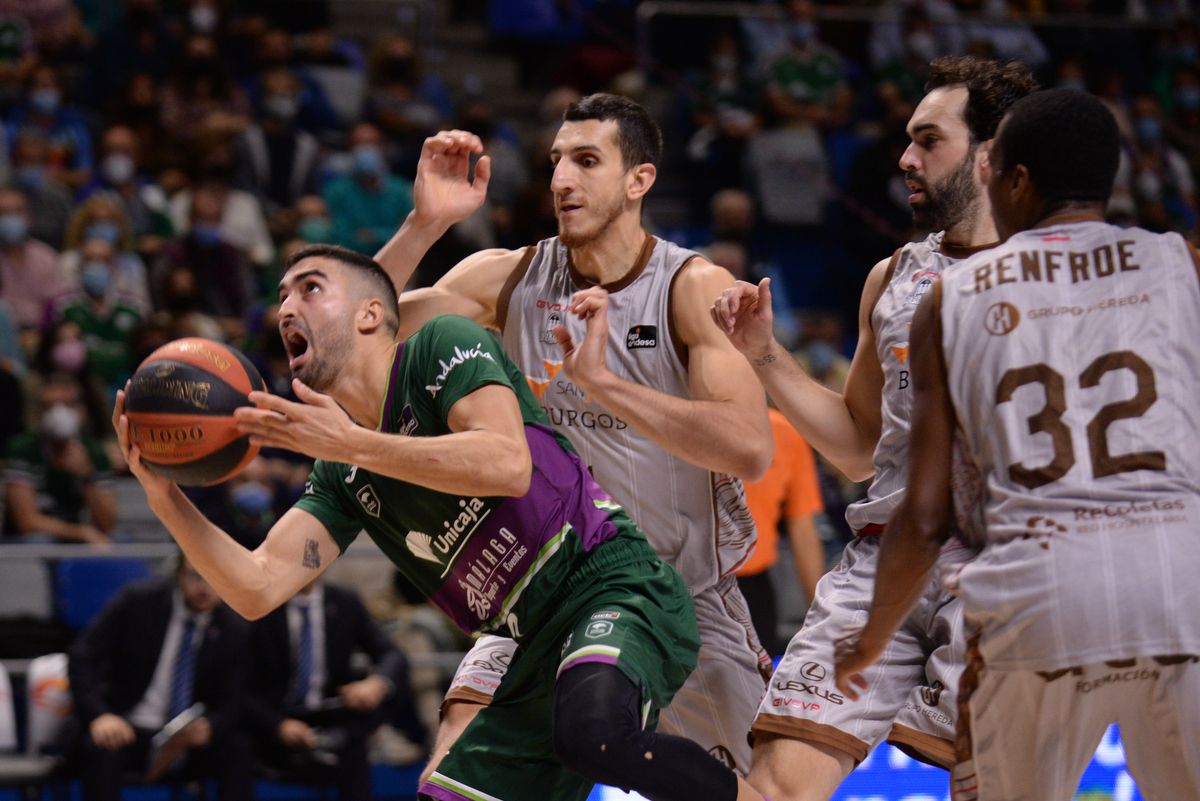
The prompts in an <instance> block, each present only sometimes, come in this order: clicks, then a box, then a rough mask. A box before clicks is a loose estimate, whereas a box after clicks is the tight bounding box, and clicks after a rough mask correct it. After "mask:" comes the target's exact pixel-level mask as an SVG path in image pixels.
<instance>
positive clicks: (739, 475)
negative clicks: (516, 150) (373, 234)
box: [379, 94, 773, 773]
mask: <svg viewBox="0 0 1200 801" xmlns="http://www.w3.org/2000/svg"><path fill="white" fill-rule="evenodd" d="M481 151H482V145H481V144H480V143H479V140H478V138H476V137H474V136H471V135H470V134H466V133H464V132H447V133H443V134H439V135H438V136H436V137H432V138H431V139H429V140H427V142H426V144H425V150H424V154H423V156H422V159H421V165H420V167H419V168H418V174H417V181H416V185H415V187H414V195H415V206H416V207H415V210H414V211H413V213H412V214H410V215H409V218H408V220H407V221H406V222H405V223H404V225H403V227H402V228H401V230H400V231H399V232H398V233H397V235H396V237H395V238H394V239H393V240H392V242H391V243H390V244H389V245H388V247H387V248H385V249H384V250H383V251H382V252H381V253H380V256H379V260H380V262H381V263H382V264H383V266H384V267H385V268H386V269H387V270H388V273H389V275H391V276H392V279H393V280H394V281H395V282H396V284H397V286H402V285H403V284H404V283H405V282H406V281H407V280H408V278H409V276H410V275H411V274H412V271H413V270H414V269H415V267H416V263H417V261H418V260H419V259H420V258H421V256H422V255H423V254H424V252H425V250H426V249H427V247H428V245H429V244H430V243H431V242H432V241H434V240H435V239H436V238H437V237H438V236H440V235H441V233H442V232H443V231H445V230H446V228H448V227H449V226H450V225H451V224H452V223H453V222H454V221H456V220H458V219H461V218H462V217H463V216H466V215H467V214H469V213H470V212H472V211H473V210H474V209H475V208H476V207H477V206H478V204H479V203H480V202H482V200H483V191H484V186H485V185H486V180H487V176H488V174H489V171H490V161H489V160H488V157H487V156H484V157H482V158H481V159H480V161H479V167H478V168H477V171H476V173H475V176H474V177H475V180H474V183H471V182H470V181H469V178H470V173H469V170H468V159H469V157H470V156H471V155H472V154H474V153H478V152H481ZM661 155H662V134H661V133H660V132H659V129H658V126H657V125H655V123H654V121H653V119H651V117H650V115H649V114H648V113H647V112H646V110H645V109H644V108H642V107H641V106H640V105H638V104H637V103H635V102H633V101H632V100H629V99H627V98H623V97H618V96H616V95H607V94H597V95H591V96H588V97H585V98H583V99H581V100H579V101H577V102H576V103H574V104H572V105H571V106H570V107H569V108H568V109H567V111H566V113H565V114H564V116H563V123H562V126H561V127H560V128H559V131H558V134H557V136H556V137H555V140H554V144H553V147H552V148H551V151H550V154H549V156H550V159H551V161H552V162H553V164H554V178H553V180H552V181H551V184H550V190H551V192H552V193H553V195H554V204H555V211H556V213H557V217H558V236H557V237H554V238H551V239H546V240H544V241H542V242H539V243H538V244H537V245H534V246H531V247H527V248H521V249H518V250H486V251H482V252H480V253H477V254H475V255H473V256H470V257H468V258H467V259H465V260H464V261H463V262H462V263H461V264H459V265H457V266H456V267H455V268H454V269H452V270H451V271H450V272H449V273H448V274H447V275H446V276H445V277H444V278H442V279H441V280H440V281H438V282H437V284H436V285H435V286H433V287H431V288H428V289H419V290H415V291H412V292H406V293H404V294H403V295H401V298H400V306H401V324H402V328H408V327H411V326H414V325H418V324H419V323H420V322H421V321H422V320H425V319H428V318H429V317H430V316H432V315H435V314H440V313H445V312H454V313H458V314H463V315H465V316H467V317H470V318H472V319H473V320H475V321H476V322H478V323H480V324H481V325H483V326H485V327H489V328H495V329H497V330H499V331H501V332H502V338H503V342H504V347H505V350H506V351H507V352H508V353H509V355H510V356H511V357H512V359H513V361H515V362H516V363H517V365H518V366H519V367H520V368H521V369H522V370H523V371H524V373H525V375H526V376H527V377H528V380H529V385H530V388H531V389H532V390H533V392H534V394H535V395H536V396H537V398H538V400H539V401H540V403H541V406H542V409H543V410H544V411H545V413H546V414H547V416H548V417H549V418H550V421H551V423H553V424H554V426H555V428H556V429H557V430H558V431H559V432H560V433H561V434H563V435H564V436H566V437H567V438H569V439H570V440H571V442H572V443H573V444H574V445H575V447H576V448H578V449H579V452H580V454H581V455H582V456H583V459H584V461H585V462H586V463H587V464H588V466H589V467H590V468H591V470H592V471H593V473H594V474H595V476H596V480H597V481H598V482H600V484H601V485H602V486H604V487H605V488H606V489H607V490H608V491H609V492H611V493H612V494H613V497H614V498H616V499H617V500H618V502H620V503H621V505H622V506H624V507H625V508H626V509H627V510H628V511H629V514H630V515H631V516H632V517H633V518H634V520H636V521H637V524H638V526H639V527H640V528H641V529H642V530H643V531H645V532H646V536H647V538H648V539H649V540H650V544H651V545H653V546H654V549H655V550H656V551H657V552H658V553H659V555H660V556H662V557H663V558H664V559H665V560H667V561H668V562H669V563H671V564H672V565H673V566H675V567H676V568H677V569H678V570H679V572H680V573H681V574H682V575H683V578H684V581H685V582H686V583H687V585H688V589H689V590H691V592H692V596H693V600H694V601H695V603H696V614H697V618H698V620H699V627H700V641H701V645H700V656H699V662H698V667H697V669H696V671H695V672H694V673H693V674H692V676H691V677H690V678H689V679H688V682H687V684H685V685H684V687H683V688H682V689H681V690H680V691H679V693H678V694H677V695H676V698H675V701H674V702H673V703H672V705H671V707H670V708H669V709H667V710H666V711H665V712H664V714H663V718H662V726H663V730H664V731H669V732H673V733H676V734H682V735H685V736H687V737H689V738H691V739H693V740H696V741H697V742H699V743H700V744H701V745H702V746H703V747H704V748H705V749H706V750H708V751H709V752H710V753H712V754H714V755H716V756H718V757H719V758H720V759H722V760H723V761H725V762H726V764H728V765H729V766H730V767H731V768H734V769H735V770H738V771H740V772H743V773H744V772H745V771H746V769H747V768H748V766H749V761H750V747H749V745H748V744H747V742H746V731H747V729H748V728H749V726H750V722H751V721H752V720H753V717H754V709H755V708H756V706H757V704H758V701H759V699H760V698H761V697H762V694H763V691H764V689H765V684H766V679H765V676H766V675H769V672H770V660H769V658H768V657H767V655H766V652H765V651H763V649H762V647H761V646H760V645H759V644H758V637H757V635H756V634H755V632H754V627H753V624H752V623H751V621H750V615H749V610H748V608H747V606H746V602H745V599H744V598H743V597H742V594H741V592H740V590H738V588H737V579H736V576H735V575H734V571H735V570H736V569H737V567H738V566H739V565H740V564H741V563H742V562H743V561H744V560H745V559H746V558H748V556H749V554H750V550H751V548H753V546H754V541H755V537H756V533H755V529H754V522H753V518H751V516H750V512H749V509H748V508H747V506H746V502H745V494H744V492H743V490H742V484H741V479H743V478H745V479H757V478H758V477H759V476H760V475H761V474H762V473H763V472H764V471H765V470H766V468H767V465H768V464H770V461H771V455H772V450H773V440H772V435H771V427H770V423H769V421H768V419H767V410H766V399H765V397H764V394H763V391H762V387H761V386H759V384H758V382H757V381H755V380H754V375H753V373H752V371H751V370H750V367H749V365H747V364H746V360H745V359H743V358H742V357H741V355H739V354H738V352H737V351H736V350H734V348H733V347H732V346H731V345H730V344H729V342H728V340H727V339H726V338H725V337H724V336H723V335H722V334H721V332H720V330H719V329H718V328H717V326H716V325H715V324H714V323H713V321H712V319H711V318H710V316H709V314H708V307H709V305H710V304H711V302H712V298H713V297H714V296H715V295H716V294H718V293H720V292H721V290H723V289H724V288H726V287H728V286H731V285H732V284H733V276H731V275H730V274H729V273H728V272H727V271H726V270H724V269H723V268H720V267H717V266H715V265H714V264H712V263H711V262H709V261H708V260H707V259H705V258H704V257H703V256H700V255H699V254H697V253H694V252H692V251H690V250H685V249H683V248H681V247H679V246H677V245H674V244H672V243H670V242H666V241H663V240H660V239H657V238H656V237H654V236H651V235H650V234H649V233H648V232H647V231H646V230H645V229H644V228H643V227H642V220H641V212H642V203H643V199H644V198H645V196H646V193H647V192H649V191H650V189H651V187H652V186H653V185H654V181H655V178H656V175H657V166H656V165H657V163H658V161H659V160H660V157H661ZM512 647H513V646H512V643H505V642H502V641H499V640H498V639H497V638H484V639H482V640H481V641H480V642H479V643H478V644H477V645H476V646H475V648H474V649H472V652H471V653H470V654H469V655H468V656H467V658H466V659H465V660H464V661H463V664H462V666H461V667H460V669H459V673H458V675H457V676H456V677H455V679H454V682H453V683H452V685H451V688H450V692H449V693H448V695H447V703H446V705H445V707H444V709H443V712H444V716H443V721H442V726H441V728H440V730H439V736H438V742H437V745H436V746H435V749H434V755H433V764H436V762H437V759H438V758H439V757H440V755H441V754H442V753H444V752H445V750H446V748H447V747H448V746H449V744H450V743H451V742H453V739H454V737H455V736H456V734H457V732H458V731H460V730H461V729H462V727H463V726H465V725H466V723H467V721H469V720H470V719H471V717H472V716H473V715H474V714H475V713H476V712H477V711H478V710H479V709H480V706H481V705H482V704H486V703H488V702H489V700H490V696H491V690H492V689H493V688H495V686H496V685H497V683H498V682H499V680H500V677H501V676H502V675H503V672H504V665H505V663H506V662H507V660H508V658H509V654H510V653H511V651H512Z"/></svg>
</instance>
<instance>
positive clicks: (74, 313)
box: [57, 239, 142, 394]
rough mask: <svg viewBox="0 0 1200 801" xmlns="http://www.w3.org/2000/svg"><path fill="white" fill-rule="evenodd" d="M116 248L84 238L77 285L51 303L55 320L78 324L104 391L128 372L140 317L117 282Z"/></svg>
mask: <svg viewBox="0 0 1200 801" xmlns="http://www.w3.org/2000/svg"><path fill="white" fill-rule="evenodd" d="M117 255H118V254H117V252H116V250H115V249H114V248H113V246H112V245H111V244H110V243H109V242H107V241H105V240H103V239H90V240H88V241H86V242H84V243H83V245H82V247H80V249H79V257H80V266H79V282H80V289H79V291H77V292H73V293H71V294H69V295H67V296H66V297H64V298H62V299H60V300H59V301H58V303H57V306H58V313H57V319H59V320H70V321H71V322H73V323H75V324H76V325H77V326H79V330H80V332H81V333H82V335H83V342H84V344H85V345H86V346H87V349H88V355H89V363H90V366H91V371H92V374H93V375H94V376H95V377H96V378H98V379H99V380H100V381H101V382H102V384H103V385H104V387H105V388H106V390H107V391H108V393H109V394H111V393H115V392H116V390H117V389H118V388H120V387H121V386H123V385H124V384H125V381H126V380H127V379H128V378H129V376H130V375H131V374H132V373H133V368H134V364H133V353H132V351H131V349H130V337H131V336H132V334H133V331H134V329H135V328H136V327H137V326H138V324H139V323H141V321H142V310H141V309H139V308H138V306H137V305H136V304H135V303H134V302H133V301H131V300H130V299H129V298H128V297H127V296H126V295H124V294H123V293H122V292H121V291H120V288H119V287H118V285H117V273H118V269H119V268H118V267H117Z"/></svg>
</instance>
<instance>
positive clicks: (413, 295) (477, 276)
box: [400, 248, 528, 339]
mask: <svg viewBox="0 0 1200 801" xmlns="http://www.w3.org/2000/svg"><path fill="white" fill-rule="evenodd" d="M525 254H526V251H525V249H521V250H504V249H501V248H494V249H491V250H481V251H479V252H478V253H474V254H472V255H470V256H468V257H467V258H465V259H463V260H462V261H460V262H459V263H458V264H456V265H455V266H454V267H453V268H452V269H451V270H450V272H448V273H446V274H445V275H444V276H442V277H441V278H440V279H438V282H437V283H436V284H434V285H433V286H432V287H430V288H426V289H415V290H411V291H409V292H405V293H404V294H402V295H401V296H400V338H401V339H404V338H407V337H409V336H411V335H412V334H413V333H414V332H415V331H416V330H417V329H418V328H420V327H421V326H422V325H424V324H425V323H427V322H428V321H429V320H431V319H433V318H434V317H437V316H438V315H440V314H461V315H462V316H463V317H467V318H470V319H472V320H474V321H475V322H477V323H479V324H480V325H482V326H483V327H485V328H497V329H498V328H500V327H501V326H502V325H503V320H497V319H496V312H497V304H498V301H499V299H500V296H501V292H502V291H503V290H504V289H505V286H506V283H507V281H508V278H509V276H510V275H512V273H513V271H514V270H515V269H517V267H518V266H520V265H521V264H522V263H523V259H524V258H525ZM524 263H525V264H528V262H527V261H524Z"/></svg>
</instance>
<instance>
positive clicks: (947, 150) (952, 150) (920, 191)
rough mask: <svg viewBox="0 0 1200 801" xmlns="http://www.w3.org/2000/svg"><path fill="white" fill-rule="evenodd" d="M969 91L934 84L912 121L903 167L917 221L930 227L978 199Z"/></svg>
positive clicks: (944, 225) (946, 224) (945, 224)
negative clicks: (967, 115)
mask: <svg viewBox="0 0 1200 801" xmlns="http://www.w3.org/2000/svg"><path fill="white" fill-rule="evenodd" d="M967 98H968V91H967V89H966V87H962V86H954V87H944V88H940V89H934V90H933V91H932V92H930V93H929V94H927V95H926V96H925V98H924V99H923V100H922V101H921V103H920V105H918V106H917V109H916V111H915V112H913V116H912V119H911V120H909V123H908V136H909V139H910V140H911V141H910V144H909V146H908V148H907V149H906V150H905V151H904V155H903V156H901V157H900V169H902V170H904V181H905V184H906V186H907V187H908V190H909V192H910V193H911V194H910V195H909V196H908V205H909V207H910V208H911V209H912V214H913V224H914V225H915V226H917V227H918V228H920V229H922V230H926V231H943V230H946V229H948V228H952V227H953V226H954V225H955V224H956V223H958V222H959V221H960V220H962V219H964V217H966V216H967V215H968V214H969V213H971V212H973V211H974V209H973V206H974V205H975V204H977V203H979V202H980V198H981V197H982V193H981V189H982V188H981V187H980V185H979V181H978V179H977V177H976V174H975V173H976V170H975V153H976V149H977V147H976V145H975V144H974V143H972V141H971V134H970V131H969V129H968V128H967V123H966V120H965V119H964V116H963V114H964V111H965V109H966V104H967Z"/></svg>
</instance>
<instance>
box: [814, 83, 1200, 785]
mask: <svg viewBox="0 0 1200 801" xmlns="http://www.w3.org/2000/svg"><path fill="white" fill-rule="evenodd" d="M1118 158H1119V134H1118V130H1117V124H1116V120H1114V119H1113V117H1112V114H1111V113H1110V112H1109V111H1108V110H1107V108H1105V106H1104V104H1103V103H1101V102H1100V101H1099V100H1098V99H1097V98H1095V97H1092V96H1091V95H1088V94H1085V93H1083V92H1076V91H1069V90H1058V89H1055V90H1049V91H1046V92H1040V93H1038V94H1034V95H1031V96H1030V97H1028V98H1026V99H1025V100H1022V101H1020V102H1018V103H1016V104H1015V105H1014V106H1013V107H1012V108H1011V109H1010V111H1009V112H1008V115H1007V116H1006V117H1005V118H1004V121H1003V122H1002V123H1001V125H1000V130H999V131H998V133H997V134H996V138H995V141H994V142H993V145H992V148H991V153H990V156H989V163H990V166H989V169H988V170H987V172H988V173H990V175H989V178H988V181H987V191H988V195H989V197H990V198H991V207H992V213H993V215H994V216H995V222H996V229H997V231H998V232H999V234H1000V236H1001V237H1002V238H1003V239H1004V240H1005V241H1004V244H1003V245H1001V246H999V247H997V248H995V249H993V250H991V251H989V252H987V253H982V254H979V255H976V256H974V257H972V258H971V259H970V260H968V261H967V262H966V263H965V264H964V265H963V266H962V268H961V269H955V270H953V271H950V272H948V273H946V274H945V275H944V276H943V277H942V279H941V281H940V282H938V283H935V284H934V289H933V291H932V292H930V293H929V296H928V297H926V298H925V299H924V300H923V301H922V302H921V306H920V308H919V309H918V311H917V314H916V318H915V320H914V323H913V332H912V339H913V345H912V348H913V350H912V369H913V373H914V378H915V403H914V412H913V424H912V432H913V445H912V448H911V450H910V457H911V458H910V462H911V468H910V471H909V476H908V489H907V492H906V494H905V496H904V501H903V503H902V504H901V505H900V508H899V509H898V511H897V513H896V515H895V517H894V518H893V520H892V523H891V524H890V525H889V527H888V531H887V534H886V535H884V538H883V544H882V546H881V548H880V554H879V569H878V581H877V583H876V587H875V597H874V600H873V602H872V604H871V608H870V617H869V619H868V621H867V624H866V627H865V628H864V629H863V630H862V631H861V636H859V637H858V638H857V639H855V640H850V641H848V642H847V643H845V649H844V653H842V654H840V655H839V659H838V665H837V683H838V686H839V688H841V690H842V692H844V693H846V694H847V695H848V696H849V697H851V698H854V697H857V696H858V694H859V693H860V692H862V691H863V689H864V688H868V691H870V690H873V689H874V688H873V686H872V684H873V682H872V680H871V679H870V678H866V679H864V675H869V674H864V673H862V671H864V670H865V669H866V667H867V665H868V664H870V663H871V662H872V661H873V660H874V659H877V658H878V657H879V656H880V655H881V653H883V652H884V649H885V648H886V647H887V643H888V642H889V640H890V639H891V637H892V635H893V632H895V631H896V629H897V627H898V626H900V625H901V624H902V621H903V620H904V619H905V617H906V616H907V615H908V614H909V610H910V609H911V608H912V607H913V603H914V602H915V601H916V599H917V598H919V597H920V596H921V595H922V594H923V593H924V592H925V588H926V586H927V585H928V583H929V580H930V575H931V573H932V571H933V568H934V566H935V564H936V562H937V561H938V553H939V551H940V549H941V548H942V543H943V542H944V540H945V539H946V536H947V532H948V531H949V530H950V528H951V524H952V519H953V518H952V514H953V512H952V505H953V503H952V498H951V494H950V492H949V489H948V487H949V484H950V482H951V471H952V464H953V460H954V459H953V453H954V452H958V453H961V454H965V457H964V458H966V459H967V460H968V461H969V462H970V463H971V464H972V465H973V466H974V467H975V468H976V469H977V470H978V471H979V473H980V475H981V477H982V481H983V483H984V486H985V492H984V498H986V505H985V507H984V510H983V514H984V520H983V528H984V544H983V549H982V551H981V553H980V554H979V556H978V557H977V558H976V559H975V560H974V561H972V562H970V563H969V564H967V565H965V566H964V567H963V569H962V570H960V571H958V572H957V573H955V574H952V575H950V576H948V577H947V578H946V584H947V586H948V587H950V588H951V589H953V591H954V592H955V593H956V594H957V595H958V596H959V597H961V599H962V602H963V606H964V615H965V619H966V621H967V630H968V634H969V637H970V639H969V646H968V662H967V669H966V672H965V673H964V674H963V677H962V686H961V692H960V699H959V703H960V707H961V709H962V715H961V717H960V718H959V723H958V726H959V736H958V741H957V742H958V746H959V754H958V757H959V762H958V764H957V766H956V767H955V769H954V784H953V797H954V798H955V799H956V801H975V800H976V799H978V801H1016V800H1017V799H1038V801H1066V800H1067V799H1070V798H1071V797H1072V796H1073V795H1074V793H1075V790H1076V785H1077V784H1078V783H1079V779H1080V776H1081V775H1082V773H1083V770H1084V768H1085V767H1086V765H1087V763H1088V760H1089V759H1090V758H1091V756H1092V754H1093V753H1094V752H1095V749H1096V745H1097V743H1099V741H1100V739H1101V737H1102V736H1103V735H1104V732H1105V730H1106V729H1107V728H1108V726H1110V725H1111V724H1113V723H1119V724H1120V726H1121V734H1122V738H1123V740H1124V745H1125V751H1126V754H1127V755H1128V758H1129V770H1130V772H1131V773H1132V774H1133V775H1134V777H1135V778H1136V779H1137V782H1138V784H1139V786H1140V787H1141V789H1142V792H1143V793H1144V794H1145V796H1146V798H1148V799H1153V800H1154V801H1160V800H1163V799H1179V798H1200V760H1198V759H1197V755H1196V743H1197V741H1198V739H1200V703H1198V699H1200V664H1198V663H1200V617H1197V615H1196V614H1195V610H1196V609H1198V608H1200V585H1198V584H1197V582H1196V575H1197V574H1198V573H1200V547H1198V545H1200V541H1198V539H1197V532H1198V531H1200V458H1198V456H1197V451H1196V447H1195V443H1196V441H1197V438H1198V437H1200V406H1197V404H1196V397H1197V396H1198V395H1200V357H1198V356H1197V350H1196V343H1197V342H1200V280H1198V279H1200V262H1198V261H1197V259H1196V253H1195V251H1194V250H1193V249H1192V248H1191V247H1190V245H1188V243H1187V242H1186V241H1185V240H1184V239H1183V238H1182V237H1180V236H1179V235H1178V234H1175V233H1169V234H1155V233H1150V232H1148V231H1145V230H1142V229H1139V228H1129V229H1123V228H1118V227H1116V226H1112V225H1108V224H1106V223H1105V222H1104V212H1105V206H1106V205H1107V201H1108V195H1109V193H1110V192H1111V190H1112V184H1113V178H1114V176H1115V174H1116V169H1117V162H1118ZM1063 310H1065V313H1064V312H1063ZM1047 312H1050V313H1047Z"/></svg>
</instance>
